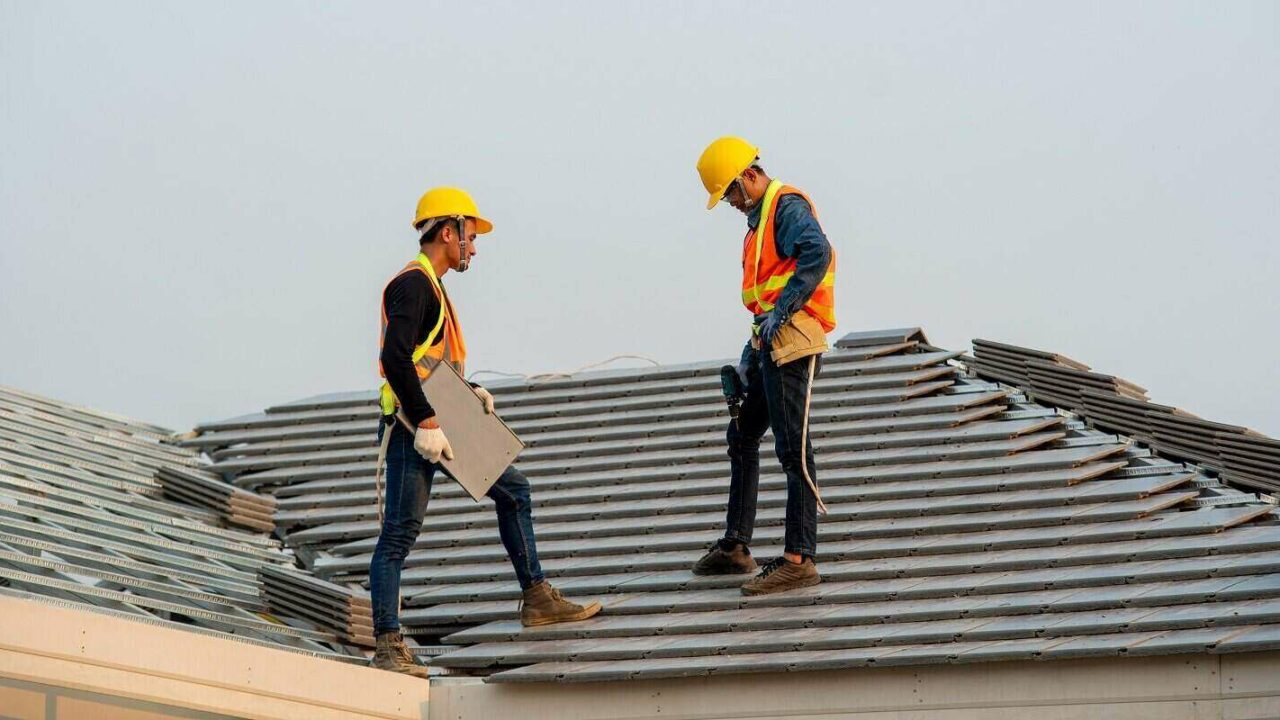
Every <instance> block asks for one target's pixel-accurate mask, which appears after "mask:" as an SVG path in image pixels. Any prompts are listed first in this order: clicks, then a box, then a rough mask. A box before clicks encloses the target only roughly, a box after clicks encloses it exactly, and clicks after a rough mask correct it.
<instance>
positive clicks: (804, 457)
mask: <svg viewBox="0 0 1280 720" xmlns="http://www.w3.org/2000/svg"><path fill="white" fill-rule="evenodd" d="M817 362H818V356H817V355H810V356H809V383H808V385H806V386H805V391H804V422H803V423H801V428H800V471H801V472H802V473H803V474H804V481H805V482H807V483H809V489H810V490H812V491H813V497H814V499H815V500H817V501H818V514H819V515H826V514H827V504H826V503H824V502H822V493H820V492H818V486H817V485H816V484H815V483H814V482H813V478H811V477H809V452H808V443H809V401H810V400H811V399H812V398H813V370H814V366H815V365H816V364H817Z"/></svg>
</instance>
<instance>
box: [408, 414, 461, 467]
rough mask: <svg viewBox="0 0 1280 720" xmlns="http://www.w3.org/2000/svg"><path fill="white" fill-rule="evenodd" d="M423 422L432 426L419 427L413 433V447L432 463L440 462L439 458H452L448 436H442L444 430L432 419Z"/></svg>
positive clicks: (451, 448)
mask: <svg viewBox="0 0 1280 720" xmlns="http://www.w3.org/2000/svg"><path fill="white" fill-rule="evenodd" d="M424 424H428V425H431V426H434V427H419V428H418V429H417V430H416V431H415V432H414V433H413V449H414V450H417V451H418V454H419V455H421V456H422V457H423V458H426V459H427V460H429V461H431V462H433V463H438V462H440V459H441V458H444V459H445V460H452V459H453V447H452V446H451V445H449V438H447V437H445V436H444V431H443V430H441V429H440V426H439V425H436V424H435V421H434V420H427V421H426V423H424Z"/></svg>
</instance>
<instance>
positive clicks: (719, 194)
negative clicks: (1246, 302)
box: [707, 185, 729, 210]
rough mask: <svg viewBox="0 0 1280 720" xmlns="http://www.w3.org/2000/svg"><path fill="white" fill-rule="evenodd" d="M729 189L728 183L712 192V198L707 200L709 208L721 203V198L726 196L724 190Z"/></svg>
mask: <svg viewBox="0 0 1280 720" xmlns="http://www.w3.org/2000/svg"><path fill="white" fill-rule="evenodd" d="M727 189H729V186H728V185H725V186H724V187H722V188H720V189H719V190H717V191H716V192H713V193H711V198H710V199H709V200H707V209H708V210H711V209H713V208H715V206H716V205H718V204H719V203H720V199H721V198H723V197H724V191H725V190H727Z"/></svg>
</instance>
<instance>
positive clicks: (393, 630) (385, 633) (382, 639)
mask: <svg viewBox="0 0 1280 720" xmlns="http://www.w3.org/2000/svg"><path fill="white" fill-rule="evenodd" d="M413 226H414V228H415V229H416V230H417V231H418V232H419V248H420V250H421V252H419V254H418V257H417V258H415V259H414V260H413V262H411V263H409V264H408V265H407V266H406V267H405V268H404V269H403V270H402V271H400V273H399V274H398V275H396V276H395V277H394V278H392V280H391V282H390V283H388V284H387V288H386V290H384V291H383V294H382V351H381V355H380V357H379V362H378V365H379V370H380V372H381V374H382V376H383V378H385V380H386V382H385V383H383V385H382V390H381V394H380V402H381V405H382V413H383V417H384V419H387V418H389V417H391V416H394V415H396V413H397V412H399V413H400V414H403V415H404V416H405V417H406V418H407V420H408V423H409V424H410V425H411V426H413V427H414V428H415V429H414V431H413V432H412V433H411V432H410V431H409V430H408V429H406V428H405V427H404V426H403V425H402V424H400V423H398V422H384V423H383V424H382V425H381V426H380V427H381V430H380V432H384V433H386V432H389V433H391V436H390V438H389V439H388V444H387V450H386V477H387V487H386V490H387V492H386V502H385V506H384V508H385V509H384V512H383V520H382V531H381V534H380V535H379V536H378V544H377V547H376V548H375V549H374V551H373V560H372V562H371V563H370V566H369V586H370V592H371V594H372V595H373V625H374V627H373V630H374V634H375V635H376V636H377V650H376V652H375V653H374V658H373V665H374V666H375V667H378V668H382V669H384V670H393V671H396V672H402V673H406V674H410V675H415V676H419V677H426V668H425V667H422V666H421V665H418V664H417V663H415V662H414V660H413V655H412V653H411V652H410V651H409V649H408V648H407V647H406V646H405V644H404V639H403V637H402V636H401V634H400V621H399V599H400V571H401V568H402V567H403V566H404V559H405V556H406V555H408V553H409V550H410V549H411V548H412V547H413V545H414V542H415V541H416V540H417V537H418V531H419V530H420V529H421V528H422V520H423V517H424V516H425V514H426V510H427V500H428V497H429V496H430V494H431V481H432V479H433V478H434V476H435V473H436V469H437V463H439V462H440V460H441V459H442V458H443V459H450V460H451V459H453V449H452V448H451V447H450V446H449V439H448V438H446V437H445V434H444V431H443V430H441V429H440V426H439V425H438V424H437V423H436V421H435V411H434V410H433V409H432V408H431V403H430V402H428V399H427V397H426V395H425V394H424V393H423V391H422V385H421V383H422V381H423V380H425V379H426V378H427V376H428V375H430V374H431V371H432V370H433V369H434V368H435V367H436V366H437V365H438V364H439V363H442V362H448V363H452V364H453V366H454V367H455V368H456V369H457V370H458V372H460V373H461V372H464V364H465V362H466V357H467V347H466V343H465V342H464V340H463V337H462V329H461V327H460V326H459V325H458V315H457V313H456V312H455V311H454V308H453V303H451V302H450V301H449V295H448V294H447V293H446V292H445V289H444V285H443V284H442V283H441V279H442V278H443V277H444V275H445V274H446V273H448V272H449V271H450V270H457V271H458V272H464V271H465V270H466V269H467V267H468V266H470V264H471V260H472V258H473V257H475V254H476V250H475V238H476V235H477V234H480V233H487V232H489V231H490V230H492V229H493V225H492V223H490V222H489V221H488V220H485V219H484V218H482V217H480V214H479V212H478V211H477V210H476V205H475V202H473V201H472V199H471V196H470V195H468V194H467V193H466V192H463V191H462V190H459V189H457V188H435V189H433V190H429V191H428V192H427V193H426V194H425V195H423V196H422V199H421V200H419V201H418V212H417V214H416V216H415V218H414V222H413ZM472 387H473V388H474V389H475V392H476V395H477V397H478V399H479V401H480V402H482V403H484V407H485V411H486V412H490V413H491V412H493V396H492V395H491V394H490V393H489V391H487V390H485V389H484V388H482V387H480V386H479V385H474V384H473V385H472ZM488 494H489V497H490V498H492V499H493V501H494V504H495V505H496V507H497V511H498V533H499V535H500V536H501V537H502V544H503V546H504V547H505V548H506V550H507V555H508V556H509V557H510V558H511V564H512V565H513V566H514V567H515V572H516V577H517V579H518V580H519V581H520V588H521V590H522V591H523V599H522V601H521V606H520V621H521V623H522V624H524V625H526V626H532V625H545V624H549V623H556V622H568V621H572V620H584V619H586V618H589V617H591V616H593V615H595V614H596V613H598V612H600V604H599V603H591V604H589V605H585V606H584V605H578V604H576V603H573V602H570V601H568V600H565V599H564V598H563V597H562V596H561V595H560V591H558V590H556V589H555V588H553V587H552V586H551V584H550V583H549V582H547V580H546V578H545V577H544V575H543V572H542V567H541V566H540V565H539V563H538V549H537V545H536V542H535V540H534V534H533V518H532V514H531V509H532V501H531V500H530V497H529V481H528V480H527V479H526V478H525V476H524V475H523V474H522V473H521V472H520V471H519V470H517V469H516V468H515V466H514V465H513V466H511V467H508V468H507V469H506V471H505V472H503V473H502V475H501V476H500V477H499V478H498V481H497V482H496V483H495V484H494V485H493V487H492V488H491V489H490V490H489V493H488Z"/></svg>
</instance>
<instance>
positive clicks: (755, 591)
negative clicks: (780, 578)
mask: <svg viewBox="0 0 1280 720" xmlns="http://www.w3.org/2000/svg"><path fill="white" fill-rule="evenodd" d="M820 582H822V576H821V575H816V576H814V577H811V578H805V579H803V580H797V581H796V582H793V583H791V584H789V585H781V586H778V587H772V588H753V587H747V586H746V585H743V586H742V594H743V595H773V594H775V593H780V592H787V591H788V590H799V589H800V588H807V587H813V586H814V585H817V584H818V583H820Z"/></svg>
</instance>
